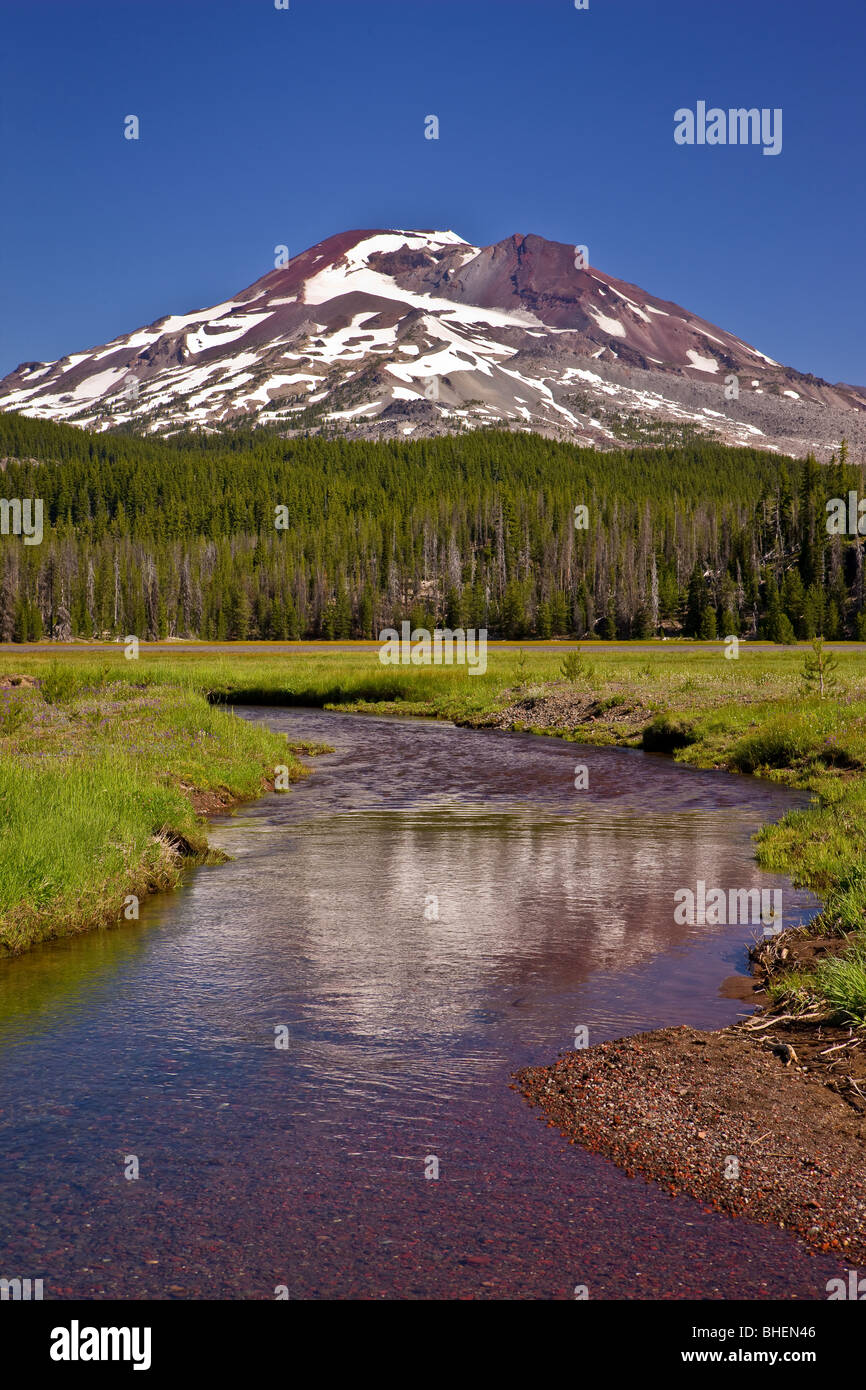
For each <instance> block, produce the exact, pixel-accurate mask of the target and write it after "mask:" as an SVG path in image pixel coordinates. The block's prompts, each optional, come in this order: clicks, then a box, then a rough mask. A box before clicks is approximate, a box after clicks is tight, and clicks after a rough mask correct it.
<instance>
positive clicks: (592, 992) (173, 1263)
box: [0, 709, 839, 1299]
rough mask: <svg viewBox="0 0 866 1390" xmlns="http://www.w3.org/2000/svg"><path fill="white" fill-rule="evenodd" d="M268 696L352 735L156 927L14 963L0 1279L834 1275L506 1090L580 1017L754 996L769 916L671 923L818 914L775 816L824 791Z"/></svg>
mask: <svg viewBox="0 0 866 1390" xmlns="http://www.w3.org/2000/svg"><path fill="white" fill-rule="evenodd" d="M243 713H244V714H245V715H246V717H249V718H252V719H257V720H264V721H266V722H267V723H268V724H269V725H270V726H271V727H274V728H280V729H284V730H286V731H287V732H288V733H289V735H290V736H293V737H297V738H312V739H316V740H324V741H327V742H328V743H330V744H332V745H333V746H334V748H335V752H334V753H332V754H329V755H326V756H325V757H321V758H317V759H315V761H314V767H315V771H314V774H313V776H312V777H311V778H310V779H308V780H307V781H305V782H303V783H300V784H297V785H295V786H294V787H293V789H292V790H291V792H289V793H287V794H284V795H280V794H277V793H274V794H272V795H269V796H267V797H265V798H263V799H262V800H261V801H259V802H257V803H255V804H254V805H250V806H247V807H244V808H242V809H241V811H240V812H239V813H238V815H237V816H235V817H233V818H223V819H222V820H220V821H219V822H217V823H216V825H215V828H214V833H213V836H212V838H213V840H214V842H215V843H217V844H219V845H221V846H222V847H223V848H224V849H226V850H227V851H228V852H229V853H231V854H232V855H233V856H234V859H233V862H231V863H229V864H225V865H222V866H219V867H208V868H202V869H197V870H195V871H193V872H191V873H190V874H189V875H188V876H187V877H186V880H185V882H184V884H183V886H182V887H181V888H180V889H179V890H178V891H177V892H174V893H171V894H162V895H159V896H158V897H156V898H154V899H151V900H150V901H149V902H147V903H145V904H143V905H142V913H141V920H140V921H139V922H138V923H128V924H124V926H123V927H122V928H118V929H117V930H114V931H110V932H100V933H94V934H91V935H89V936H84V937H81V938H79V939H75V940H68V941H62V942H58V943H53V944H51V945H48V946H45V947H42V948H39V949H38V950H36V951H33V952H32V953H30V954H29V955H27V956H24V957H22V958H21V959H20V960H17V961H11V962H7V963H5V964H0V1075H2V1093H0V1165H2V1186H0V1193H2V1198H0V1200H2V1210H0V1275H5V1276H7V1277H13V1276H15V1275H19V1276H21V1277H32V1278H39V1277H42V1278H43V1279H44V1281H45V1296H46V1298H49V1297H54V1298H57V1297H73V1296H74V1297H132V1298H135V1297H156V1298H164V1297H176V1298H183V1297H205V1298H220V1297H223V1298H225V1297H231V1298H239V1297H242V1298H272V1297H273V1296H274V1290H275V1288H276V1286H278V1285H285V1286H287V1288H288V1291H289V1296H290V1297H292V1298H305V1297H326V1296H330V1297H340V1298H346V1297H362V1298H381V1297H393V1296H400V1297H436V1296H459V1297H498V1298H503V1297H508V1298H514V1297H516V1298H521V1297H541V1298H570V1297H572V1296H573V1290H574V1286H575V1285H576V1284H586V1285H587V1286H588V1289H589V1294H590V1297H595V1298H605V1297H607V1298H611V1297H615V1298H656V1297H663V1298H686V1297H697V1298H735V1297H746V1298H755V1297H758V1298H761V1297H796V1298H807V1299H808V1298H823V1297H825V1292H824V1286H825V1284H826V1281H827V1279H828V1278H830V1277H833V1276H835V1275H836V1274H837V1273H838V1272H839V1262H837V1261H835V1260H828V1259H826V1258H824V1257H816V1256H813V1255H811V1254H809V1253H808V1252H807V1251H806V1250H805V1249H804V1248H803V1247H802V1246H801V1245H799V1244H798V1243H796V1242H795V1241H793V1240H792V1239H791V1238H789V1237H788V1236H787V1234H786V1233H784V1232H782V1231H778V1230H770V1229H768V1228H764V1227H759V1226H755V1225H752V1224H750V1223H748V1222H737V1223H735V1222H732V1221H730V1220H728V1219H727V1218H725V1217H722V1216H719V1215H717V1214H712V1213H708V1212H706V1211H705V1210H704V1209H703V1208H702V1207H701V1206H700V1205H699V1204H698V1203H696V1202H694V1201H692V1200H691V1199H689V1198H685V1197H676V1198H672V1197H670V1196H669V1195H668V1194H666V1193H664V1192H662V1191H661V1190H660V1189H657V1188H655V1187H652V1186H650V1185H647V1184H645V1183H644V1182H643V1181H642V1180H640V1179H629V1178H627V1177H626V1176H625V1175H624V1174H623V1173H622V1172H620V1171H619V1170H618V1169H617V1168H615V1167H614V1166H613V1165H612V1164H610V1163H608V1162H607V1161H606V1160H604V1159H601V1158H598V1157H594V1156H592V1155H588V1154H585V1153H583V1152H582V1151H580V1150H578V1149H576V1148H574V1147H572V1146H569V1145H568V1144H567V1143H566V1141H565V1140H564V1139H563V1138H562V1137H561V1136H560V1135H559V1134H558V1133H557V1132H556V1131H554V1130H552V1129H548V1128H547V1127H546V1126H545V1125H544V1124H543V1123H542V1122H541V1121H540V1120H539V1119H538V1117H537V1114H536V1112H533V1111H532V1110H531V1109H530V1108H529V1107H528V1106H527V1105H526V1103H525V1102H524V1101H523V1100H522V1098H521V1097H520V1096H519V1095H518V1094H517V1093H516V1092H515V1091H513V1090H511V1089H510V1088H509V1082H510V1078H511V1074H512V1072H513V1071H514V1070H515V1068H516V1067H518V1066H520V1065H522V1064H525V1063H527V1062H548V1061H552V1060H553V1059H554V1058H555V1057H556V1054H557V1053H558V1052H559V1051H560V1050H562V1049H567V1048H569V1047H571V1046H573V1042H574V1035H575V1029H576V1028H577V1027H581V1026H585V1027H587V1028H588V1029H589V1041H590V1043H597V1042H601V1041H603V1040H604V1039H606V1038H611V1037H616V1036H618V1035H621V1034H624V1033H631V1032H635V1031H639V1030H642V1029H648V1028H655V1027H660V1026H664V1025H667V1024H676V1023H689V1024H692V1025H695V1026H698V1027H706V1028H710V1027H716V1026H720V1025H723V1024H726V1023H730V1022H733V1021H734V1020H735V1019H736V1018H737V1017H739V1016H741V1015H742V1014H743V1013H744V1012H745V1011H746V1008H747V1006H745V1005H744V1004H742V1003H739V1002H737V1001H734V1000H730V999H726V998H723V997H721V996H720V994H719V985H720V983H721V981H722V980H723V979H724V978H725V977H726V976H728V975H730V974H732V973H734V972H736V971H740V972H744V971H745V968H746V947H747V944H748V943H749V941H750V940H751V939H752V938H753V937H754V935H756V934H759V933H760V927H758V928H752V927H748V926H736V927H721V928H719V927H715V928H713V927H707V926H703V927H700V926H695V927H688V926H676V925H675V924H674V917H673V903H674V897H673V895H674V892H675V890H676V889H677V888H681V887H692V888H694V887H695V884H696V882H697V880H698V879H703V880H705V881H706V882H707V884H708V885H711V886H720V887H724V888H729V887H741V888H750V887H756V886H757V887H759V886H765V887H777V888H778V887H780V886H781V887H782V888H783V889H784V892H783V901H784V919H785V922H786V923H787V922H790V921H793V920H800V919H803V918H805V917H807V916H808V915H810V912H811V911H812V910H813V909H814V900H813V899H811V898H810V896H809V895H808V894H803V893H795V892H794V891H793V890H792V889H790V887H789V886H788V885H787V884H786V882H785V881H784V880H782V879H780V878H778V877H777V876H774V875H769V874H764V873H761V872H759V870H758V869H757V867H756V865H755V862H754V857H753V856H754V849H753V845H752V844H751V840H750V836H751V835H752V834H753V833H754V831H755V830H756V829H757V828H758V826H759V825H760V824H761V823H762V822H764V821H766V820H769V819H773V818H777V817H778V816H780V815H782V814H783V813H784V811H785V810H786V809H788V808H789V807H790V806H792V805H796V804H802V799H800V800H799V801H798V798H797V797H795V796H794V795H793V794H792V793H790V792H788V791H785V790H783V789H782V788H779V787H775V786H773V785H771V784H766V783H760V782H757V781H754V780H751V779H745V778H735V777H732V776H727V775H724V774H720V773H709V772H699V771H691V770H688V769H684V768H680V767H675V766H674V765H673V764H672V762H671V761H670V760H668V759H665V758H662V757H655V756H648V755H645V754H642V753H638V752H631V751H625V750H615V749H593V748H583V747H580V746H578V745H574V744H565V743H562V742H560V741H557V740H548V739H541V738H535V737H533V736H531V735H505V734H498V733H485V732H476V731H471V730H463V729H456V728H452V727H450V726H448V725H442V724H427V723H421V722H419V721H398V720H388V719H380V718H368V717H360V716H352V715H344V714H334V713H327V712H324V711H311V710H303V711H299V710H284V709H283V710H272V709H256V710H247V711H244V712H243ZM576 763H582V764H585V765H586V767H587V768H588V773H589V788H588V789H587V790H580V791H577V790H575V788H574V768H575V764H576ZM280 1028H283V1029H286V1030H288V1046H287V1047H286V1048H278V1047H276V1046H275V1041H277V1040H278V1035H277V1032H276V1030H277V1029H280ZM133 1155H134V1156H135V1157H136V1158H137V1160H138V1163H139V1172H140V1176H139V1178H138V1179H137V1180H134V1181H128V1180H127V1179H126V1178H125V1177H124V1169H125V1167H127V1168H128V1167H129V1156H133ZM433 1157H435V1158H436V1160H437V1161H438V1165H439V1177H438V1180H428V1179H427V1178H425V1170H427V1171H430V1170H431V1169H432V1167H433V1164H432V1162H431V1159H432V1158H433Z"/></svg>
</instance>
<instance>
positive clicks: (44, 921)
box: [0, 666, 301, 953]
mask: <svg viewBox="0 0 866 1390" xmlns="http://www.w3.org/2000/svg"><path fill="white" fill-rule="evenodd" d="M64 674H65V675H74V679H73V680H72V681H71V682H66V683H65V684H64V685H63V691H62V693H58V690H57V689H55V688H53V687H52V688H50V691H49V693H50V694H51V697H52V698H51V702H50V703H49V702H47V701H46V700H45V698H44V696H43V694H42V693H41V692H40V691H39V690H36V689H29V690H20V689H17V690H16V689H13V690H11V691H0V710H2V711H3V713H4V714H5V715H6V719H5V724H4V723H3V721H2V720H0V953H4V952H12V953H17V952H19V951H21V950H24V949H26V948H27V947H29V946H32V945H33V944H35V943H36V942H37V941H43V940H47V939H49V938H50V937H55V936H61V935H66V934H68V933H70V932H73V931H78V930H84V929H86V928H88V927H94V926H100V925H104V924H107V923H110V922H113V921H117V920H123V915H122V914H123V909H124V903H125V900H126V899H127V897H128V896H129V895H135V896H136V897H138V898H139V899H140V898H142V897H144V896H145V894H147V893H149V892H152V891H154V890H155V889H158V888H167V887H170V886H171V885H172V884H174V883H175V882H176V881H177V878H178V876H179V874H180V872H181V870H182V868H183V865H184V863H185V862H188V861H189V859H190V858H191V857H202V856H204V855H205V854H206V852H207V840H206V837H205V834H204V831H203V828H202V823H201V819H200V817H199V816H198V815H197V813H196V810H195V808H194V798H196V797H204V798H206V799H207V800H208V801H209V802H211V803H213V804H214V805H215V806H218V805H222V804H229V803H230V802H232V801H236V800H240V799H243V798H246V797H252V796H255V795H257V794H258V793H259V792H260V791H261V790H262V789H263V788H264V786H265V784H266V781H267V779H268V778H269V777H272V776H273V772H274V768H275V767H276V766H279V765H283V764H284V765H286V766H289V767H290V768H291V770H292V773H293V775H299V774H300V771H301V768H300V764H298V763H297V760H296V759H295V758H294V757H293V756H292V753H291V751H290V750H289V748H288V745H287V743H286V740H285V738H284V737H282V736H279V735H276V734H273V733H271V732H269V731H268V730H266V729H262V728H260V727H259V726H255V725H251V724H249V723H247V722H246V721H244V720H242V719H240V718H238V717H237V716H236V715H234V714H233V713H232V712H231V711H229V710H225V709H218V708H215V707H214V706H212V705H211V704H209V703H208V701H207V700H206V699H205V698H204V697H203V696H202V695H200V694H198V693H196V692H195V691H192V690H189V689H184V688H178V687H176V686H163V685H152V684H148V685H145V686H144V687H139V686H136V685H134V684H132V683H131V682H130V681H129V680H121V681H117V680H112V681H111V682H110V683H109V684H99V683H98V681H99V679H100V677H99V673H98V672H93V671H90V670H89V669H88V668H86V667H72V666H70V667H69V668H67V669H66V671H65V673H64ZM61 684H63V683H62V682H61ZM10 710H13V711H14V712H15V713H14V715H13V716H12V717H9V711H10Z"/></svg>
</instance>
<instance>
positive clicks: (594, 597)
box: [0, 414, 866, 642]
mask: <svg viewBox="0 0 866 1390" xmlns="http://www.w3.org/2000/svg"><path fill="white" fill-rule="evenodd" d="M0 467H2V472H0V497H6V498H10V499H12V498H19V499H25V498H34V499H35V498H41V499H42V500H43V507H44V536H43V539H42V542H41V543H40V544H38V545H25V544H24V542H23V539H22V537H21V536H16V535H12V534H6V535H2V536H0V640H3V641H17V642H22V641H32V640H35V639H38V638H40V637H43V636H53V637H58V638H64V639H68V638H69V637H82V638H83V637H86V638H92V637H118V636H125V635H127V634H135V635H137V636H139V637H143V638H160V637H171V636H177V637H187V636H188V637H199V638H203V639H209V640H214V639H216V640H222V639H239V640H242V639H257V638H260V639H286V638H298V637H305V638H320V637H321V638H351V637H375V636H377V635H378V633H379V632H380V631H381V629H382V628H383V627H390V626H394V625H396V624H398V623H399V622H400V621H402V620H403V619H408V620H409V621H410V622H411V623H412V624H413V625H414V626H416V627H427V628H432V627H434V626H436V625H440V626H441V625H446V626H449V627H452V628H453V627H458V626H468V627H475V628H487V630H488V632H489V634H490V636H491V637H502V638H512V639H521V638H526V639H531V638H546V637H551V636H570V637H577V638H589V637H593V636H595V637H603V638H614V637H617V638H622V639H627V638H646V637H651V636H653V635H656V634H668V635H675V634H682V635H685V636H692V637H699V638H705V639H711V638H714V637H717V636H723V635H727V634H729V633H736V634H739V635H740V636H744V637H748V636H758V637H763V638H767V639H769V640H772V641H778V642H785V641H793V640H794V639H795V638H811V637H813V636H815V635H819V634H821V635H823V636H825V637H827V638H828V639H839V638H842V637H848V638H854V639H856V640H864V639H866V595H864V577H863V554H862V539H861V538H858V537H857V536H851V535H829V534H828V531H827V510H826V508H827V502H828V500H829V499H831V498H834V497H842V498H847V496H848V494H849V492H851V491H852V490H853V491H857V492H858V494H859V495H862V494H863V490H864V489H863V467H862V464H857V465H854V464H852V463H851V462H850V460H849V459H848V457H847V449H846V447H845V445H844V443H843V445H842V447H841V448H840V451H839V457H838V458H836V459H834V460H833V461H832V462H831V463H830V464H829V465H819V464H817V463H816V462H815V461H814V460H813V459H806V460H799V459H791V458H782V457H780V456H779V455H778V454H775V453H767V452H761V451H758V450H752V449H742V448H729V447H726V446H723V445H721V444H717V443H714V442H711V441H708V440H695V441H691V442H688V443H685V444H683V445H681V446H679V447H675V448H664V449H658V448H655V449H649V448H647V449H642V448H635V449H633V450H630V451H628V452H625V451H615V452H611V453H599V452H597V451H595V450H591V449H581V448H577V447H574V446H571V445H568V444H564V443H557V442H553V441H551V440H549V439H546V438H543V437H542V436H540V435H533V434H523V433H507V432H477V433H469V434H463V435H460V436H457V437H453V436H447V437H440V438H431V439H418V440H405V441H399V442H372V441H357V440H352V441H350V440H346V439H341V438H322V437H315V438H297V439H290V440H287V439H285V438H283V437H281V436H280V435H278V434H277V433H270V432H266V431H264V430H257V431H255V432H254V433H250V432H239V431H232V432H226V433H223V434H219V435H214V434H212V435H204V434H184V435H175V436H173V437H172V438H170V439H159V440H156V439H144V438H141V437H138V436H133V435H125V434H88V433H86V432H84V431H81V430H78V429H75V428H72V427H70V426H65V425H55V424H52V423H49V422H42V421H37V420H30V419H27V418H25V417H23V416H18V415H14V414H5V415H0ZM576 523H577V524H576Z"/></svg>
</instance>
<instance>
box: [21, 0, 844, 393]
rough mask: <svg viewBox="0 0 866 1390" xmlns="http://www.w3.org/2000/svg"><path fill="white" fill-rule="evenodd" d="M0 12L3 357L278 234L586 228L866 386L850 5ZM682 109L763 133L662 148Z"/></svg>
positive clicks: (194, 303)
mask: <svg viewBox="0 0 866 1390" xmlns="http://www.w3.org/2000/svg"><path fill="white" fill-rule="evenodd" d="M0 20H2V28H3V36H4V41H3V44H2V49H0V158H2V162H3V190H4V195H5V196H4V199H3V205H4V212H3V217H2V221H0V257H2V262H0V294H2V302H0V374H3V373H5V372H7V371H9V370H11V369H12V368H13V367H14V366H16V365H17V363H18V362H20V361H25V360H31V359H43V360H49V359H53V358H56V357H60V356H62V355H63V354H64V353H68V352H72V351H74V350H76V349H79V348H86V347H91V346H93V345H95V344H97V343H101V342H105V341H107V340H108V339H110V338H112V337H114V336H116V335H117V334H120V333H126V332H129V331H131V330H132V329H133V328H135V327H138V326H139V325H140V324H144V323H149V322H151V321H152V320H153V319H155V318H158V317H159V316H161V315H162V314H165V313H169V312H183V311H186V310H189V309H192V308H198V307H201V306H202V305H205V304H212V303H216V302H219V301H220V300H223V299H226V298H228V297H230V296H231V294H232V293H233V292H235V291H237V290H239V289H242V288H244V287H245V286H246V285H248V284H250V283H251V282H252V281H253V280H255V279H257V278H258V277H259V276H260V275H263V274H265V273H266V272H267V271H269V270H271V269H272V268H273V261H274V247H275V246H276V245H278V244H282V243H285V244H286V245H288V246H289V248H290V251H291V252H292V253H295V252H298V251H301V250H304V249H305V248H306V247H307V246H309V245H312V244H313V243H315V242H316V241H319V240H321V239H322V238H323V237H326V236H328V235H330V234H331V233H333V232H336V231H341V230H345V229H347V228H355V227H391V226H394V227H437V228H452V229H453V230H454V231H456V232H458V233H460V235H461V236H464V237H465V238H466V239H467V240H469V241H473V242H475V243H476V244H488V243H490V242H494V241H498V240H500V239H502V238H503V237H506V236H509V235H510V234H511V233H513V232H537V233H538V234H540V235H542V236H546V237H549V238H551V239H553V240H557V241H565V242H569V243H572V244H586V245H587V246H588V247H589V252H590V259H591V261H592V263H593V264H594V265H596V266H598V267H599V268H600V269H602V270H604V271H607V272H609V273H610V274H612V275H616V276H619V277H621V278H622V279H625V280H630V281H632V282H634V283H635V284H638V285H640V286H642V287H643V288H644V289H646V290H648V291H650V292H651V293H652V294H656V295H659V296H661V297H663V298H667V299H673V300H675V301H677V302H678V303H680V304H683V305H684V306H685V307H686V308H688V309H690V310H692V311H693V312H695V313H698V314H700V315H702V316H703V317H705V318H707V319H710V320H712V321H714V322H716V323H718V324H721V325H722V326H723V327H724V328H726V329H729V330H730V331H732V332H734V333H736V334H738V335H739V336H741V337H743V338H745V339H746V340H747V341H748V342H751V343H753V344H755V345H756V346H757V347H758V348H760V349H761V351H763V352H766V353H769V355H770V356H771V357H774V358H776V359H777V360H779V361H781V362H784V363H786V364H790V365H793V366H795V367H798V368H799V369H801V370H804V371H813V372H815V373H816V374H817V375H820V376H824V377H827V378H828V379H829V380H831V381H836V380H843V381H849V382H854V383H863V384H866V334H864V331H863V326H864V321H866V312H864V311H866V289H864V286H866V275H864V271H863V248H864V240H866V238H864V225H866V215H864V214H866V192H864V181H863V155H864V148H866V138H864V137H866V101H864V95H863V92H864V82H863V57H864V51H866V5H864V4H863V0H828V3H824V4H821V5H816V4H814V3H808V4H807V3H806V2H805V0H725V3H724V4H722V3H710V2H709V0H589V9H588V10H582V11H577V10H576V9H575V8H574V3H573V0H290V8H289V9H288V10H287V11H278V10H276V9H275V8H274V4H273V0H169V2H168V3H165V2H164V0H65V2H61V0H0ZM699 100H703V101H706V102H707V104H708V106H719V107H722V108H729V107H738V106H747V107H751V106H757V107H759V108H762V107H769V108H776V107H781V108H782V110H783V113H784V115H783V147H782V152H781V153H780V154H779V155H778V156H775V157H773V156H765V155H763V154H762V151H761V149H760V147H752V146H748V147H740V146H717V147H710V146H704V147H698V146H693V147H685V146H678V145H676V144H675V143H674V139H673V131H674V111H675V110H676V109H677V108H679V107H692V108H694V107H695V105H696V103H697V102H698V101H699ZM129 114H136V115H138V116H139V118H140V122H141V138H140V139H139V140H138V141H137V142H136V141H128V140H125V139H124V138H123V121H124V117H125V116H127V115H129ZM429 114H435V115H437V116H438V117H439V120H440V138H439V140H438V141H432V140H425V139H424V118H425V116H427V115H429Z"/></svg>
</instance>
